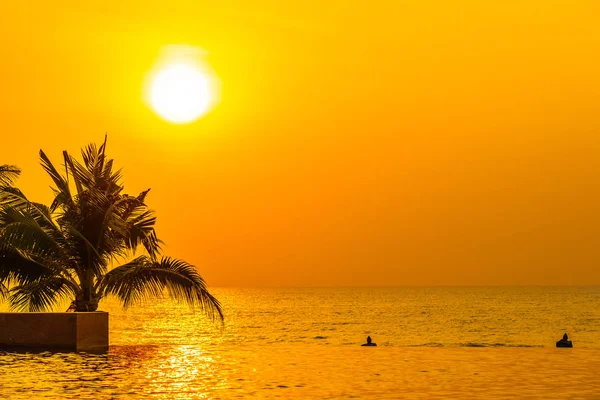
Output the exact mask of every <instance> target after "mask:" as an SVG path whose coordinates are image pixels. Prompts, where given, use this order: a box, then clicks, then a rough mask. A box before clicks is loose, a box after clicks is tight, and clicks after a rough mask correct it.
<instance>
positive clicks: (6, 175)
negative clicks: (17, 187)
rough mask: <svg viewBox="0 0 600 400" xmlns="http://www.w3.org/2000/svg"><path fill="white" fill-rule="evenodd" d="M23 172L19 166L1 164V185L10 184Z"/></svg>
mask: <svg viewBox="0 0 600 400" xmlns="http://www.w3.org/2000/svg"><path fill="white" fill-rule="evenodd" d="M20 174H21V170H20V169H19V167H15V166H14V165H0V186H10V185H12V184H13V182H14V181H15V179H17V177H18V176H19V175H20Z"/></svg>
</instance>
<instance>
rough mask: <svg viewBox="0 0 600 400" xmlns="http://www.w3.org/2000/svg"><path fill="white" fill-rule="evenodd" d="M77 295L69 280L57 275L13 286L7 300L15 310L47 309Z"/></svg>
mask: <svg viewBox="0 0 600 400" xmlns="http://www.w3.org/2000/svg"><path fill="white" fill-rule="evenodd" d="M75 296H77V293H74V292H73V290H72V289H71V287H70V285H69V282H68V281H67V280H66V279H64V278H62V277H59V276H48V277H42V278H41V279H39V280H36V281H33V282H30V283H26V284H23V285H19V286H15V287H13V288H12V289H11V290H10V297H9V302H10V305H11V309H12V310H16V311H29V312H38V311H47V310H49V309H50V308H51V307H52V305H54V304H56V303H58V302H59V301H61V300H67V299H71V298H74V297H75Z"/></svg>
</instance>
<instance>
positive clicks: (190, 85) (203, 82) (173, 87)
mask: <svg viewBox="0 0 600 400" xmlns="http://www.w3.org/2000/svg"><path fill="white" fill-rule="evenodd" d="M210 103H211V91H210V82H209V79H208V77H207V76H206V75H205V74H204V73H203V72H202V71H201V70H199V69H198V68H197V67H196V66H194V65H188V64H175V65H168V66H167V67H165V68H163V69H161V70H160V71H158V72H157V73H156V75H155V76H154V79H153V80H152V85H151V89H150V104H151V105H152V108H153V109H154V111H156V113H157V114H158V115H160V116H161V117H163V118H164V119H166V120H167V121H171V122H174V123H178V124H184V123H186V122H192V121H194V120H196V119H198V118H199V117H201V116H202V115H203V114H205V113H206V112H207V111H208V109H209V107H210Z"/></svg>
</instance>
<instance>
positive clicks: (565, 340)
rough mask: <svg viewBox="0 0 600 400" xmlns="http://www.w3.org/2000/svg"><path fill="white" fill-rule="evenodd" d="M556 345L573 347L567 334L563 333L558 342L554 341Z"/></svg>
mask: <svg viewBox="0 0 600 400" xmlns="http://www.w3.org/2000/svg"><path fill="white" fill-rule="evenodd" d="M556 347H573V342H571V341H570V340H569V336H568V335H567V334H566V333H565V334H564V335H563V337H562V339H560V340H559V341H558V342H556Z"/></svg>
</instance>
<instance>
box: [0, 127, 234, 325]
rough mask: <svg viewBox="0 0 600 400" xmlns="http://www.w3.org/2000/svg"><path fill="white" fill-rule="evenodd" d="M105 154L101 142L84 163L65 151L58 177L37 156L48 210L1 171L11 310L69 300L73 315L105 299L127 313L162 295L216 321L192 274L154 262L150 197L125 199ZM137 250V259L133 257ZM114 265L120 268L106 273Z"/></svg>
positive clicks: (187, 267) (215, 304)
mask: <svg viewBox="0 0 600 400" xmlns="http://www.w3.org/2000/svg"><path fill="white" fill-rule="evenodd" d="M105 151H106V138H105V140H104V143H103V144H102V145H101V146H100V147H99V148H98V147H97V146H96V145H94V144H91V145H89V146H87V147H85V148H84V149H82V151H81V154H82V158H83V163H80V162H79V161H77V160H76V159H75V158H74V157H73V156H71V155H70V154H69V153H67V152H66V151H64V152H63V159H64V173H62V174H61V173H59V171H58V169H57V168H56V167H55V166H54V165H53V164H52V162H51V161H50V159H49V158H48V157H47V156H46V154H45V153H44V152H43V151H41V150H40V160H41V165H42V167H43V169H44V170H45V171H46V172H47V173H48V175H49V176H50V178H51V180H52V181H53V183H54V185H53V186H52V190H53V192H54V199H53V201H52V203H51V204H50V205H49V206H46V205H43V204H40V203H36V202H33V201H30V200H29V199H28V198H27V197H26V196H25V195H24V194H23V193H22V192H21V191H20V190H19V189H17V188H15V187H14V186H11V185H9V183H10V182H11V179H13V178H15V177H16V175H15V172H14V169H12V170H11V169H10V168H8V167H7V168H6V169H5V171H6V172H4V178H3V179H4V180H5V183H6V184H5V185H2V186H1V187H0V283H1V284H2V285H3V286H4V294H5V296H7V297H8V301H9V303H10V305H11V307H12V308H13V309H15V310H26V311H43V310H47V309H49V308H51V307H52V306H53V305H56V304H57V303H58V302H60V301H63V300H65V299H69V300H72V307H73V309H74V310H75V311H95V310H96V309H97V308H98V302H99V301H100V299H102V298H104V297H106V296H115V297H116V298H118V299H119V300H120V301H121V302H122V303H123V305H124V306H125V307H127V306H130V305H132V304H138V303H139V302H140V301H141V300H144V299H146V298H148V297H152V296H161V295H162V294H163V292H164V290H165V289H166V290H167V291H168V292H169V294H170V296H171V297H173V298H175V299H177V300H180V301H185V302H187V303H188V304H189V305H191V306H199V307H200V308H202V309H203V310H204V311H205V312H206V313H207V314H208V315H209V316H211V317H212V318H215V317H216V316H218V317H219V318H220V319H221V320H222V319H223V314H222V311H221V306H220V304H219V301H218V300H217V299H216V298H215V297H214V296H213V295H211V294H210V293H209V291H208V290H207V288H206V284H205V282H204V280H203V279H202V277H201V276H200V274H199V273H198V271H197V270H196V267H194V266H193V265H191V264H189V263H187V262H185V261H183V260H178V259H173V258H169V257H162V256H161V243H162V242H161V241H160V240H159V239H158V238H157V236H156V233H155V231H154V224H155V221H156V217H155V214H154V212H153V211H152V210H151V209H149V208H148V206H147V205H146V203H145V200H146V196H147V195H148V191H149V190H146V191H144V192H142V193H140V194H139V195H137V196H130V195H127V194H124V193H123V192H122V191H123V186H122V184H121V172H120V170H114V168H113V160H111V159H108V158H107V157H106V156H105ZM10 171H13V172H10ZM17 174H18V172H17ZM0 176H2V175H0ZM136 249H138V250H139V249H141V250H142V254H139V255H137V256H136ZM116 264H121V265H119V266H117V267H114V268H112V266H114V265H116ZM7 288H10V290H8V292H7Z"/></svg>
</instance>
